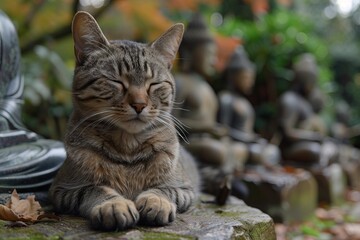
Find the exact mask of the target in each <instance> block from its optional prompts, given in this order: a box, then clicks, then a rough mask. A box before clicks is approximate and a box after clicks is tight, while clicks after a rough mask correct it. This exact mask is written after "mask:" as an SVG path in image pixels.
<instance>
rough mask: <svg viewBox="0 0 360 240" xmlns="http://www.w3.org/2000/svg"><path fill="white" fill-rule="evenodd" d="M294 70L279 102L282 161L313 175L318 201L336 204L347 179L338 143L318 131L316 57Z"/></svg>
mask: <svg viewBox="0 0 360 240" xmlns="http://www.w3.org/2000/svg"><path fill="white" fill-rule="evenodd" d="M293 70H294V80H293V85H292V87H291V89H289V90H288V91H287V92H285V93H284V94H283V95H282V96H281V97H280V101H279V117H278V123H279V133H280V134H279V135H280V138H281V141H280V149H281V152H282V159H283V160H284V163H285V164H290V165H293V166H297V167H301V168H305V169H307V170H309V171H310V172H311V173H312V174H313V175H314V177H315V178H316V181H317V185H318V189H319V194H318V201H319V202H323V203H327V204H332V203H339V202H340V201H342V199H343V197H344V191H345V185H346V183H345V178H346V177H345V172H344V169H343V168H342V167H341V165H340V157H339V156H340V148H339V145H338V143H337V142H336V141H334V139H331V138H330V137H328V136H327V134H326V130H325V132H322V130H321V128H322V127H321V128H319V126H321V124H322V123H321V118H319V116H317V111H320V110H321V108H322V106H321V101H319V98H317V97H316V82H317V77H318V67H317V63H316V61H315V58H314V57H313V56H312V55H310V54H303V55H301V56H300V58H299V61H298V62H297V63H296V64H295V65H294V67H293ZM314 94H315V95H314ZM317 118H318V119H317ZM316 119H317V120H316ZM318 120H320V125H319V124H318V123H319V121H318ZM314 123H316V124H314Z"/></svg>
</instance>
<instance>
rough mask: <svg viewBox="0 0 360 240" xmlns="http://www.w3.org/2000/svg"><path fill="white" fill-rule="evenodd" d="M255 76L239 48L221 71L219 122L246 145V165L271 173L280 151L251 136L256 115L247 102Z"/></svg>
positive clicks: (249, 62)
mask: <svg viewBox="0 0 360 240" xmlns="http://www.w3.org/2000/svg"><path fill="white" fill-rule="evenodd" d="M255 74H256V72H255V66H254V64H253V63H252V62H251V61H250V60H249V58H248V56H247V53H246V51H245V50H244V48H243V47H242V46H240V47H238V48H237V49H236V50H235V52H234V53H233V55H232V56H231V58H230V61H229V62H228V64H227V66H226V69H225V71H224V80H225V81H226V83H227V89H228V90H227V91H223V92H221V93H220V94H219V99H220V106H221V107H220V112H219V113H220V114H219V122H220V123H222V124H224V125H226V126H228V127H229V128H230V131H229V134H230V136H231V137H232V139H234V140H235V141H239V142H242V143H244V144H246V146H247V149H248V151H249V153H250V154H249V156H248V159H247V163H248V164H252V165H262V166H265V167H267V168H273V169H274V168H276V166H277V165H278V164H279V162H280V151H279V149H278V147H277V146H275V145H272V144H269V143H268V142H267V140H265V139H264V138H261V137H260V136H258V135H257V134H256V133H255V132H254V123H255V111H254V108H253V106H252V105H251V103H250V102H249V101H248V100H247V96H248V94H249V93H251V90H252V87H253V85H254V81H255Z"/></svg>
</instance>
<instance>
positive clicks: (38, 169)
mask: <svg viewBox="0 0 360 240" xmlns="http://www.w3.org/2000/svg"><path fill="white" fill-rule="evenodd" d="M0 45H1V47H0V99H1V100H0V193H2V192H8V191H11V190H13V189H14V188H16V189H17V190H18V192H26V191H38V190H46V188H47V187H48V186H49V185H50V183H51V181H52V177H53V176H54V174H55V173H56V171H57V169H58V168H59V167H60V165H61V164H62V162H63V161H64V160H65V150H64V148H63V145H62V143H61V142H58V141H53V140H44V139H41V137H40V136H38V135H37V134H36V133H34V132H31V131H29V130H28V129H26V128H25V126H24V125H23V124H22V122H21V105H22V95H23V89H24V81H23V79H22V76H21V73H20V57H21V56H20V48H19V43H18V38H17V34H16V30H15V28H14V25H13V24H12V22H11V21H10V20H9V18H8V17H7V16H6V15H5V14H4V13H3V12H2V11H0Z"/></svg>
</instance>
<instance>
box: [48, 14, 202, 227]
mask: <svg viewBox="0 0 360 240" xmlns="http://www.w3.org/2000/svg"><path fill="white" fill-rule="evenodd" d="M182 33H183V25H181V24H177V25H174V26H173V27H172V28H170V29H169V30H168V31H167V32H166V33H165V34H163V35H162V36H161V37H160V38H158V39H157V40H156V41H154V42H153V43H151V44H140V43H135V42H131V41H108V40H107V39H106V38H105V37H104V35H103V34H102V32H101V30H100V28H99V27H98V25H97V23H96V21H95V20H94V19H93V18H92V17H91V16H90V15H89V14H87V13H85V12H79V13H77V14H76V15H75V17H74V20H73V36H74V43H75V56H76V68H75V74H74V82H73V105H74V111H73V114H72V116H71V118H70V120H69V124H68V130H67V134H66V138H65V141H64V142H65V146H66V151H67V159H66V161H65V163H64V165H63V166H62V168H61V169H60V171H59V173H58V175H57V176H56V178H55V179H54V182H53V184H52V186H51V188H50V191H49V196H50V198H51V200H52V202H53V205H54V207H55V209H56V210H57V211H59V212H63V213H70V214H79V215H81V216H84V217H86V218H88V219H89V220H90V222H91V224H92V226H93V227H94V228H97V229H103V230H120V229H126V228H129V227H132V226H134V225H136V224H137V222H138V221H141V222H143V223H145V224H149V225H165V224H168V223H170V222H172V221H173V220H174V219H175V215H176V212H184V211H186V210H188V209H189V207H190V206H191V205H192V204H193V202H194V199H195V197H196V195H197V192H198V185H199V178H198V173H197V171H196V166H195V164H194V162H193V159H192V158H191V156H190V155H189V154H188V153H187V152H185V151H184V150H183V149H182V148H181V146H180V145H179V141H178V138H177V132H176V128H175V125H176V124H180V123H179V122H178V121H177V120H176V119H174V117H173V116H172V115H171V114H170V112H171V109H172V105H173V101H174V96H175V83H174V79H173V77H172V75H171V73H170V67H171V62H172V60H173V59H174V57H175V55H176V51H177V49H178V46H179V43H180V41H181V38H182ZM180 128H181V126H180Z"/></svg>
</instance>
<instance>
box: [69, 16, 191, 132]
mask: <svg viewBox="0 0 360 240" xmlns="http://www.w3.org/2000/svg"><path fill="white" fill-rule="evenodd" d="M72 31H73V38H74V49H75V57H76V68H75V75H74V82H73V104H74V113H75V114H77V115H78V116H80V117H81V118H89V119H90V118H91V120H94V121H97V122H98V123H101V122H104V123H107V124H109V125H110V124H111V125H114V126H117V127H120V128H122V129H124V130H126V131H128V132H130V133H137V132H140V131H142V130H144V129H146V128H149V127H151V126H155V125H157V124H164V123H166V122H168V121H169V113H170V111H171V108H172V104H173V101H174V97H175V83H174V79H173V77H172V75H171V73H170V69H171V66H172V62H173V60H174V58H175V56H176V53H177V50H178V47H179V44H180V42H181V39H182V35H183V32H184V26H183V24H175V25H174V26H172V27H171V28H170V29H169V30H167V31H166V32H165V33H164V34H163V35H161V36H160V37H159V38H158V39H156V40H155V41H153V42H152V43H150V44H142V43H136V42H132V41H127V40H116V41H109V40H108V39H106V37H105V36H104V34H103V33H102V31H101V29H100V27H99V25H98V24H97V22H96V20H95V19H94V18H93V17H92V16H91V15H90V14H88V13H86V12H78V13H77V14H76V15H75V16H74V19H73V23H72Z"/></svg>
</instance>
